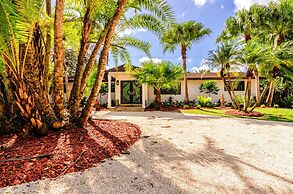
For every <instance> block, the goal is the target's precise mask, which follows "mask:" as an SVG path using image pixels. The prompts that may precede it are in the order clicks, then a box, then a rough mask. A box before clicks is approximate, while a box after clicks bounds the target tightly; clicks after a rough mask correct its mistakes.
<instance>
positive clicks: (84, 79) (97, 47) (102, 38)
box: [79, 22, 110, 101]
mask: <svg viewBox="0 0 293 194" xmlns="http://www.w3.org/2000/svg"><path fill="white" fill-rule="evenodd" d="M109 28H110V23H109V22H108V23H107V24H106V26H105V29H104V31H103V33H102V34H101V36H100V38H99V40H98V41H97V42H96V45H95V47H94V50H93V52H92V53H91V56H90V58H89V61H88V63H87V65H86V67H85V70H84V73H83V77H82V80H81V86H80V95H79V101H80V100H81V99H82V97H83V94H84V91H85V88H86V85H87V81H88V79H89V76H90V74H91V71H92V67H93V64H94V63H95V60H96V58H97V55H98V52H99V50H100V48H101V46H102V44H103V42H104V41H105V38H106V36H107V33H108V31H109Z"/></svg>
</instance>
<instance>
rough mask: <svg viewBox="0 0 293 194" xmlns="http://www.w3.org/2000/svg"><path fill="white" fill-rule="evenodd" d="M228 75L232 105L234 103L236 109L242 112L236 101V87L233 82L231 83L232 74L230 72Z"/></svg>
mask: <svg viewBox="0 0 293 194" xmlns="http://www.w3.org/2000/svg"><path fill="white" fill-rule="evenodd" d="M227 75H228V85H229V90H230V93H231V95H230V97H231V101H232V104H233V103H234V104H235V106H236V109H238V110H240V108H241V107H240V104H239V103H238V102H237V101H236V100H235V97H236V94H235V91H234V86H233V84H232V81H231V76H230V72H228V73H227ZM227 91H228V90H227Z"/></svg>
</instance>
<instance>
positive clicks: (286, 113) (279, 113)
mask: <svg viewBox="0 0 293 194" xmlns="http://www.w3.org/2000/svg"><path fill="white" fill-rule="evenodd" d="M255 111H257V112H260V113H263V114H264V116H263V117H242V116H232V115H226V114H225V110H221V109H211V108H203V109H190V110H181V112H182V113H186V114H196V115H211V116H221V117H240V118H250V119H258V120H269V121H285V122H293V109H285V108H256V109H255Z"/></svg>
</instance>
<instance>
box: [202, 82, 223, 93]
mask: <svg viewBox="0 0 293 194" xmlns="http://www.w3.org/2000/svg"><path fill="white" fill-rule="evenodd" d="M199 90H200V92H201V93H205V94H208V95H209V96H210V95H211V94H214V95H217V94H218V91H219V90H220V89H219V87H218V86H217V83H216V81H213V80H209V81H205V82H204V83H202V84H200V86H199Z"/></svg>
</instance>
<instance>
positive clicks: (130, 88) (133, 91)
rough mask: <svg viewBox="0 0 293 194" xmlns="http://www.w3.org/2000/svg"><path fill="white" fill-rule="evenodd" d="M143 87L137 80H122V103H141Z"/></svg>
mask: <svg viewBox="0 0 293 194" xmlns="http://www.w3.org/2000/svg"><path fill="white" fill-rule="evenodd" d="M141 102H142V89H141V86H140V85H139V84H138V83H137V82H136V81H121V104H141Z"/></svg>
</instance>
